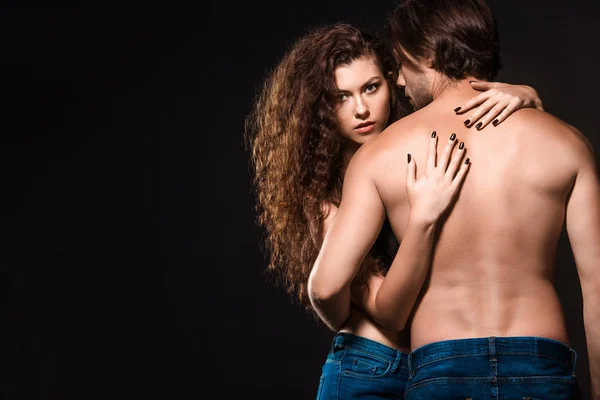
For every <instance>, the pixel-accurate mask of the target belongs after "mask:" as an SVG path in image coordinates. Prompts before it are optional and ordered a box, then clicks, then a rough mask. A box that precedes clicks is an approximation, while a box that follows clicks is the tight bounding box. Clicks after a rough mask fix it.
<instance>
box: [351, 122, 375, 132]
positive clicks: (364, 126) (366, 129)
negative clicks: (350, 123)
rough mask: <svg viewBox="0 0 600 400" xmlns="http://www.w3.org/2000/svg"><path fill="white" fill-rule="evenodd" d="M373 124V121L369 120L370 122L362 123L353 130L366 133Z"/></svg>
mask: <svg viewBox="0 0 600 400" xmlns="http://www.w3.org/2000/svg"><path fill="white" fill-rule="evenodd" d="M374 126H375V122H371V123H370V124H368V125H363V126H361V127H360V128H354V130H355V131H356V132H358V133H367V132H370V131H371V129H373V127H374Z"/></svg>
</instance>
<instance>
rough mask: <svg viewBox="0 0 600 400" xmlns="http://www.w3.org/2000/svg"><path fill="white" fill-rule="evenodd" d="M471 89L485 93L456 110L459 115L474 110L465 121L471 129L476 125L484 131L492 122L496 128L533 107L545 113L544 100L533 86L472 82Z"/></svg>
mask: <svg viewBox="0 0 600 400" xmlns="http://www.w3.org/2000/svg"><path fill="white" fill-rule="evenodd" d="M471 87H472V88H473V89H475V90H481V91H484V92H483V93H481V94H479V95H477V96H476V97H473V98H472V99H471V100H469V101H467V102H466V103H465V104H462V105H461V106H460V107H457V108H455V109H454V111H455V112H456V113H457V114H458V115H462V114H465V113H467V111H470V110H472V109H474V110H473V111H472V112H471V113H469V115H468V116H467V118H466V119H465V125H466V126H467V127H469V128H470V127H471V126H473V125H475V128H477V129H483V128H485V127H486V126H487V125H488V124H489V123H490V122H492V121H493V122H492V125H494V126H496V125H498V124H499V123H501V122H502V121H504V120H505V119H506V117H508V116H509V115H510V114H512V113H513V112H515V111H516V110H518V109H519V108H524V107H533V108H537V109H538V110H541V111H544V106H543V105H542V100H540V98H539V96H538V94H537V92H536V91H535V89H534V88H532V87H531V86H525V85H511V84H508V83H502V82H485V81H471ZM478 121H479V122H478Z"/></svg>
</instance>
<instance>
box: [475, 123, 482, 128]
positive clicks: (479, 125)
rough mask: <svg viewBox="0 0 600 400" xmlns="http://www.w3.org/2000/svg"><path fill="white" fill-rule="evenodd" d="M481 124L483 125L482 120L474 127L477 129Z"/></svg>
mask: <svg viewBox="0 0 600 400" xmlns="http://www.w3.org/2000/svg"><path fill="white" fill-rule="evenodd" d="M481 125H483V122H480V123H478V124H477V125H475V128H477V129H479V128H481Z"/></svg>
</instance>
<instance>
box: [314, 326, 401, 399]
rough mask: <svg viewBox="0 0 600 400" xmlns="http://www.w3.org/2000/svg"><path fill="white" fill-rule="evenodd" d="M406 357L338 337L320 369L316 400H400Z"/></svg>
mask: <svg viewBox="0 0 600 400" xmlns="http://www.w3.org/2000/svg"><path fill="white" fill-rule="evenodd" d="M407 356H408V355H407V354H406V353H402V352H400V351H398V350H395V349H392V348H391V347H388V346H385V345H383V344H381V343H378V342H375V341H373V340H370V339H366V338H363V337H360V336H356V335H352V334H349V333H343V332H342V333H338V334H336V335H335V337H334V338H333V341H332V343H331V350H330V352H329V354H328V356H327V360H326V361H325V365H323V368H322V375H321V380H320V382H319V389H318V390H317V400H328V399H336V400H339V399H404V391H405V390H406V381H407V380H408V369H407V364H406V360H407Z"/></svg>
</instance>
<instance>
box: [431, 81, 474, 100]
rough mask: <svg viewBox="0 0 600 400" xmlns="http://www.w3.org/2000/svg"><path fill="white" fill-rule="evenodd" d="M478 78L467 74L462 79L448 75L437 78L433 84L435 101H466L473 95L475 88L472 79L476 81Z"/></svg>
mask: <svg viewBox="0 0 600 400" xmlns="http://www.w3.org/2000/svg"><path fill="white" fill-rule="evenodd" d="M476 80H478V79H477V78H474V77H472V76H467V77H465V78H464V79H461V80H454V79H450V78H447V77H445V76H444V77H440V78H438V79H435V80H434V82H433V85H432V97H433V101H434V102H443V101H445V100H450V99H451V101H458V102H462V101H466V100H468V99H470V98H471V97H473V93H474V92H475V89H473V88H472V87H471V84H470V83H469V82H470V81H476Z"/></svg>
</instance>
